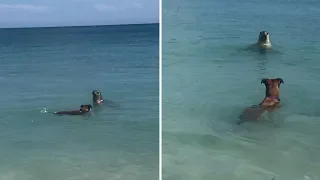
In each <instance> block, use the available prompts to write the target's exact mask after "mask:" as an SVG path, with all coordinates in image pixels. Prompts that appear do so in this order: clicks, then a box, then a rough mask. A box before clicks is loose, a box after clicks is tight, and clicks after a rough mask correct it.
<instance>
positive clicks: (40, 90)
mask: <svg viewBox="0 0 320 180" xmlns="http://www.w3.org/2000/svg"><path fill="white" fill-rule="evenodd" d="M158 26H159V25H158V24H150V25H123V26H97V27H65V28H29V29H0V52H1V53H0V62H1V67H0V83H1V89H0V99H2V101H1V103H0V107H1V111H0V124H1V125H0V159H1V163H0V179H3V180H13V179H19V180H26V179H30V180H37V179H39V180H44V179H46V180H57V179H61V180H62V179H64V180H71V179H72V180H75V179H79V180H87V179H92V180H93V179H94V180H99V179H101V180H105V179H108V180H113V179H117V180H118V179H125V180H127V179H132V180H135V179H136V180H150V179H157V177H158V166H159V165H158V158H159V155H158V148H159V135H158V132H159V126H158V125H159V113H158V111H159V88H158V86H159V81H158V79H159V75H158V74H159V73H158V68H159V65H158V64H159V61H158V59H159V58H158V54H159V50H158V49H159V34H158V32H159V29H158V28H159V27H158ZM94 89H99V90H100V91H101V92H102V95H103V97H104V99H105V100H107V103H106V104H104V105H103V106H102V107H99V108H94V109H93V111H92V113H91V115H90V116H73V117H70V116H55V115H53V114H51V113H50V112H54V111H58V110H73V109H78V108H79V107H80V105H81V104H91V100H92V96H91V92H92V90H94ZM44 108H46V109H47V111H48V113H44V111H43V110H44ZM41 112H42V113H41Z"/></svg>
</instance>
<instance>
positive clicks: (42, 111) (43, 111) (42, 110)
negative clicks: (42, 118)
mask: <svg viewBox="0 0 320 180" xmlns="http://www.w3.org/2000/svg"><path fill="white" fill-rule="evenodd" d="M40 113H48V109H47V108H42V109H41V110H40Z"/></svg>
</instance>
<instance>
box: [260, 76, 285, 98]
mask: <svg viewBox="0 0 320 180" xmlns="http://www.w3.org/2000/svg"><path fill="white" fill-rule="evenodd" d="M261 84H264V85H265V86H266V96H270V95H272V94H270V93H273V92H271V91H270V90H271V89H273V90H274V89H278V90H280V84H284V81H283V80H282V79H281V78H276V79H262V80H261Z"/></svg>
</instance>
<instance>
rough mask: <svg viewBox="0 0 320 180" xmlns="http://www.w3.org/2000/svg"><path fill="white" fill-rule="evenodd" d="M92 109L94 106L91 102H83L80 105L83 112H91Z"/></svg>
mask: <svg viewBox="0 0 320 180" xmlns="http://www.w3.org/2000/svg"><path fill="white" fill-rule="evenodd" d="M91 109H92V106H91V105H90V104H83V105H81V106H80V111H81V112H89V111H90V110H91Z"/></svg>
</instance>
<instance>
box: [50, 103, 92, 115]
mask: <svg viewBox="0 0 320 180" xmlns="http://www.w3.org/2000/svg"><path fill="white" fill-rule="evenodd" d="M91 109H92V106H91V105H90V104H86V105H81V106H80V110H73V111H59V112H55V114H57V115H71V116H72V115H83V114H86V113H88V112H90V110H91Z"/></svg>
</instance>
